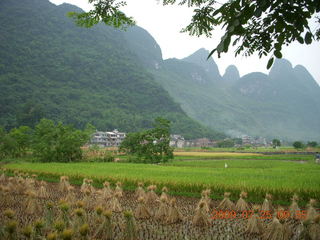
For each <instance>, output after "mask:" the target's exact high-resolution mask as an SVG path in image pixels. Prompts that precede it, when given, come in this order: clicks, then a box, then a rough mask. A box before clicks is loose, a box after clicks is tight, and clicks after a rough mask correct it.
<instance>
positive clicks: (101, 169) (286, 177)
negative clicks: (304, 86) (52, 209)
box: [6, 160, 320, 204]
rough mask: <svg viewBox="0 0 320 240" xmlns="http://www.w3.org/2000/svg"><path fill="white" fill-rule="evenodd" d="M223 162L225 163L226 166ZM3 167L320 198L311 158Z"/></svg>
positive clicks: (52, 176)
mask: <svg viewBox="0 0 320 240" xmlns="http://www.w3.org/2000/svg"><path fill="white" fill-rule="evenodd" d="M225 164H227V166H228V167H227V168H225ZM6 168H8V169H11V170H12V171H14V170H21V171H24V172H29V173H36V174H38V175H39V176H40V177H43V178H45V179H47V180H52V181H57V180H58V179H59V177H60V176H61V175H67V176H69V177H70V178H71V180H72V181H73V182H74V183H77V184H80V183H81V181H82V179H83V178H86V177H87V178H92V179H94V180H95V182H96V183H97V186H99V187H101V186H102V183H103V182H104V181H105V180H108V181H111V182H116V181H118V180H119V181H122V182H124V183H125V186H126V187H127V189H134V188H135V186H136V184H137V183H138V182H139V181H143V182H145V183H146V184H157V185H158V186H160V187H162V186H167V187H169V189H170V191H171V193H172V194H178V195H187V196H188V195H189V196H190V195H191V196H199V195H198V194H199V193H200V192H201V191H202V189H204V188H210V189H211V190H212V197H213V198H216V199H219V198H221V196H222V195H223V193H224V192H225V191H229V192H231V193H232V195H231V199H232V198H234V199H236V198H237V197H238V195H239V193H240V192H241V191H246V192H248V193H249V200H250V201H252V202H256V201H258V200H259V199H261V198H262V197H264V195H265V194H266V192H269V193H271V194H272V195H273V196H274V198H275V200H278V201H280V203H284V204H285V203H288V202H289V201H290V198H291V196H292V195H293V194H294V193H297V194H298V195H299V196H300V197H301V199H302V200H303V201H304V202H307V201H308V200H309V199H310V198H316V199H319V198H320V178H319V174H320V166H319V165H316V164H313V163H299V162H286V161H273V160H270V161H254V160H223V161H222V160H220V161H219V160H213V161H208V160H202V161H199V160H197V161H174V162H172V163H168V164H167V165H155V164H133V163H12V164H7V165H6Z"/></svg>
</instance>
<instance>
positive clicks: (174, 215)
mask: <svg viewBox="0 0 320 240" xmlns="http://www.w3.org/2000/svg"><path fill="white" fill-rule="evenodd" d="M176 204H177V201H176V199H175V198H172V199H171V201H170V208H169V213H168V218H167V223H169V224H172V223H178V222H181V221H182V220H183V217H182V214H181V213H180V212H179V210H178V208H177V205H176Z"/></svg>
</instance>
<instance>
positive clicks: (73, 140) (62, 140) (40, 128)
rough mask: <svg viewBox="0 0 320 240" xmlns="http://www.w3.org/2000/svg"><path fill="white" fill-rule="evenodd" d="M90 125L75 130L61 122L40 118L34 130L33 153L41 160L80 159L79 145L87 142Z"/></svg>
mask: <svg viewBox="0 0 320 240" xmlns="http://www.w3.org/2000/svg"><path fill="white" fill-rule="evenodd" d="M92 132H93V131H92V127H90V126H89V127H88V128H87V129H85V130H84V131H82V130H77V129H75V128H73V127H72V126H70V125H63V124H62V123H61V122H59V123H58V124H55V123H54V122H53V121H52V120H48V119H42V120H41V121H40V122H39V124H37V125H36V127H35V131H34V141H33V150H34V155H35V156H37V157H39V158H40V160H41V161H43V162H74V161H79V160H81V159H82V150H81V147H82V146H83V145H84V144H85V143H86V142H88V140H89V139H90V136H91V134H92Z"/></svg>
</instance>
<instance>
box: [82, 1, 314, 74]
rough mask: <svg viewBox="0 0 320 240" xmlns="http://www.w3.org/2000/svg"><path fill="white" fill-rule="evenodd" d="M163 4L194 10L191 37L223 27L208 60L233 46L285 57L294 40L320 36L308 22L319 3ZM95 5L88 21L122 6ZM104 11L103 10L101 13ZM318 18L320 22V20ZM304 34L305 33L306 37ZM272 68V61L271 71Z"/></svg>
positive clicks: (247, 51) (246, 51) (308, 40)
mask: <svg viewBox="0 0 320 240" xmlns="http://www.w3.org/2000/svg"><path fill="white" fill-rule="evenodd" d="M90 1H92V0H90ZM90 1H89V2H90ZM162 3H163V5H169V4H175V3H179V5H187V6H188V7H193V8H194V15H193V17H192V20H191V23H190V24H189V25H188V26H187V27H186V28H184V29H183V30H182V31H183V32H188V33H189V34H190V35H196V36H201V35H205V36H207V37H212V32H213V30H214V29H215V27H217V26H222V28H223V29H224V31H225V32H224V35H223V36H222V37H221V40H220V42H219V44H218V45H217V46H216V47H215V48H214V49H213V50H212V51H211V52H210V54H209V57H210V56H211V55H212V54H213V53H214V52H217V54H218V56H219V57H220V55H221V53H226V52H228V50H229V46H230V44H231V45H232V46H237V49H236V51H235V55H236V56H237V55H238V54H240V53H243V54H244V55H245V56H250V55H252V54H253V53H258V55H259V57H262V56H266V55H268V54H270V53H273V55H274V56H275V57H277V58H282V53H281V49H282V46H283V45H289V44H290V43H292V42H293V41H299V42H300V43H301V44H304V43H305V44H311V43H312V41H313V40H314V39H315V37H317V39H319V36H320V34H319V32H320V28H319V27H318V28H317V29H316V31H315V32H312V31H311V29H310V26H309V21H310V20H311V19H312V18H313V17H317V14H318V13H319V12H320V4H319V1H307V0H304V1H300V0H291V1H281V0H277V1H270V0H254V1H244V0H234V1H226V2H225V3H223V4H221V3H220V2H218V1H208V0H190V1H186V0H179V1H177V0H163V1H162ZM94 6H95V12H94V14H90V12H89V13H87V15H86V17H88V18H89V19H86V22H90V23H92V22H93V23H97V22H98V21H97V20H99V19H100V18H101V19H103V18H104V17H106V18H110V12H112V9H114V8H117V7H118V6H119V4H117V3H115V1H110V0H102V1H101V0H100V1H99V2H97V3H96V4H95V5H94ZM102 8H103V9H104V11H100V10H101V9H102ZM111 16H114V17H117V16H118V14H117V12H114V13H111ZM317 19H318V21H320V20H319V18H318V17H317ZM121 20H122V21H123V23H122V22H120V24H119V26H122V25H125V24H128V22H129V23H132V22H131V20H132V19H131V18H129V19H128V18H127V17H126V16H125V15H124V16H121ZM107 24H109V23H108V22H107ZM114 26H117V25H114ZM304 32H306V34H305V36H304V38H303V37H302V36H303V34H304ZM209 57H208V58H209ZM271 65H272V60H271V59H270V60H269V62H268V68H270V66H271Z"/></svg>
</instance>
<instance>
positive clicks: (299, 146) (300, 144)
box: [292, 141, 305, 149]
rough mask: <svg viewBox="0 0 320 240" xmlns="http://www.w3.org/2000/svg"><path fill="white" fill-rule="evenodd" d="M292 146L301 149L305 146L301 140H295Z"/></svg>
mask: <svg viewBox="0 0 320 240" xmlns="http://www.w3.org/2000/svg"><path fill="white" fill-rule="evenodd" d="M292 146H293V147H294V148H295V149H302V148H304V147H305V145H304V144H303V142H300V141H295V142H294V143H293V144H292Z"/></svg>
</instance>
